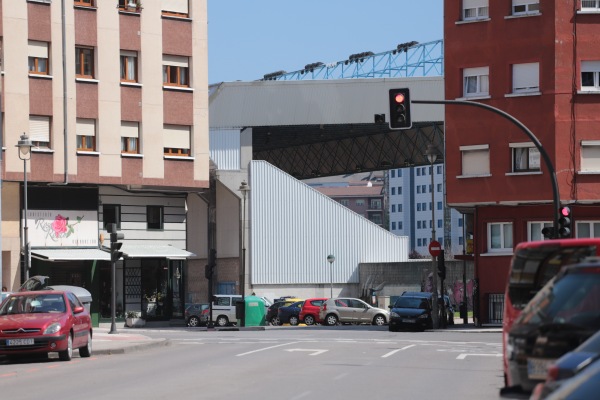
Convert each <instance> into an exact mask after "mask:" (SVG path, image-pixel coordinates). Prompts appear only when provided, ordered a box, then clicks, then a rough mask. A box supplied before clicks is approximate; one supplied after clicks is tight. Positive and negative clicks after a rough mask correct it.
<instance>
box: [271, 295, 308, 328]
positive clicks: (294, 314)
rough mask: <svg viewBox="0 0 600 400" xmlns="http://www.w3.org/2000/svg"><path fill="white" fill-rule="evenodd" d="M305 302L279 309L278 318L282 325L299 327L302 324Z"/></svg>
mask: <svg viewBox="0 0 600 400" xmlns="http://www.w3.org/2000/svg"><path fill="white" fill-rule="evenodd" d="M302 304H304V300H302V301H297V302H295V303H292V304H290V305H289V306H284V307H279V310H277V318H279V323H280V324H290V325H298V323H299V322H300V310H302Z"/></svg>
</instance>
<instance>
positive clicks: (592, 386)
mask: <svg viewBox="0 0 600 400" xmlns="http://www.w3.org/2000/svg"><path fill="white" fill-rule="evenodd" d="M599 391H600V360H596V361H595V362H593V363H592V364H590V365H589V366H588V367H587V368H585V369H584V370H582V371H581V372H579V373H578V374H576V375H575V376H573V377H571V378H568V379H565V380H564V381H561V384H560V385H559V386H558V387H557V388H556V390H554V391H553V392H552V393H550V394H549V395H548V397H545V399H547V400H582V399H586V400H587V399H597V398H598V392H599ZM532 399H537V398H536V397H534V396H532Z"/></svg>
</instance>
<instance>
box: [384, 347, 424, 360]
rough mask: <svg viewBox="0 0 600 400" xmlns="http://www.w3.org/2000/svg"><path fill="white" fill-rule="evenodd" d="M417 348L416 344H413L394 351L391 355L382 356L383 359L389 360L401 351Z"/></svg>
mask: <svg viewBox="0 0 600 400" xmlns="http://www.w3.org/2000/svg"><path fill="white" fill-rule="evenodd" d="M415 346H416V345H415V344H411V345H408V346H404V347H403V348H401V349H396V350H392V351H390V352H389V353H387V354H384V355H382V356H381V358H387V357H389V356H392V355H394V354H396V353H397V352H399V351H402V350H406V349H410V348H411V347H415Z"/></svg>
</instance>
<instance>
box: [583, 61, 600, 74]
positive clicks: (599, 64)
mask: <svg viewBox="0 0 600 400" xmlns="http://www.w3.org/2000/svg"><path fill="white" fill-rule="evenodd" d="M581 71H582V72H598V71H600V61H582V62H581Z"/></svg>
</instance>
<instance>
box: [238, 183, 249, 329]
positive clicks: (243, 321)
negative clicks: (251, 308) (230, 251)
mask: <svg viewBox="0 0 600 400" xmlns="http://www.w3.org/2000/svg"><path fill="white" fill-rule="evenodd" d="M239 191H240V192H241V193H242V265H241V270H242V271H241V274H240V292H241V295H242V303H243V304H244V312H243V314H242V315H241V317H242V318H241V321H240V327H244V326H246V298H245V293H246V196H247V195H248V192H249V191H250V186H249V185H248V183H246V181H242V183H241V185H240V188H239Z"/></svg>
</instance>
